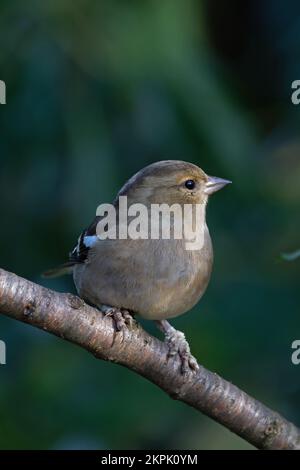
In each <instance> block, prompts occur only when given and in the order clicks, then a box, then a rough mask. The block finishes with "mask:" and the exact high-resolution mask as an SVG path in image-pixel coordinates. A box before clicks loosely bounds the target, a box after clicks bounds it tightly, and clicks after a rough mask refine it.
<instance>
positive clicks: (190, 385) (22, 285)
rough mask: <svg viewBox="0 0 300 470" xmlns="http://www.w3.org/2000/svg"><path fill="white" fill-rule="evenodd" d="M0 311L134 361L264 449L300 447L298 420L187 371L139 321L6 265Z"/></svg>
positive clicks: (115, 358) (211, 376)
mask: <svg viewBox="0 0 300 470" xmlns="http://www.w3.org/2000/svg"><path fill="white" fill-rule="evenodd" d="M0 312H1V313H2V314H4V315H6V316H9V317H11V318H14V319H16V320H19V321H22V322H24V323H29V324H30V325H33V326H35V327H37V328H40V329H43V330H45V331H47V332H48V333H52V334H54V335H56V336H59V337H60V338H63V339H65V340H67V341H71V342H72V343H75V344H78V345H79V346H81V347H82V348H84V349H86V350H88V351H90V352H91V353H92V354H93V355H94V356H96V357H97V358H99V359H104V360H106V361H111V362H116V363H118V364H121V365H123V366H125V367H128V368H129V369H131V370H133V371H135V372H137V373H138V374H140V375H142V376H143V377H145V378H147V379H148V380H150V381H151V382H153V383H154V384H156V385H157V386H158V387H160V388H161V389H162V390H164V391H165V392H166V393H168V394H169V395H170V396H171V397H172V398H174V399H177V400H181V401H183V402H185V403H186V404H188V405H190V406H192V407H194V408H195V409H197V410H199V411H201V412H202V413H204V414H206V415H207V416H210V417H211V418H213V419H214V420H215V421H217V422H218V423H220V424H223V425H224V426H225V427H227V428H228V429H230V430H231V431H232V432H234V433H236V434H237V435H239V436H241V437H242V438H244V439H245V440H246V441H248V442H249V443H251V444H253V445H254V446H255V447H257V448H259V449H300V430H299V429H298V428H297V427H296V426H294V424H292V423H290V422H289V421H287V420H286V419H285V418H283V417H282V416H280V415H279V414H278V413H276V412H274V411H272V410H271V409H269V408H267V407H266V406H264V405H263V404H262V403H260V402H259V401H257V400H255V399H254V398H252V397H250V396H249V395H247V394H246V393H245V392H243V391H241V390H240V389H239V388H237V387H236V386H235V385H233V384H231V383H229V382H227V381H226V380H224V379H222V378H221V377H219V376H218V375H217V374H215V373H212V372H210V371H208V370H206V369H205V368H204V367H202V366H200V367H199V371H198V373H197V374H194V375H190V376H188V377H184V376H182V375H181V374H180V372H179V370H180V363H179V359H178V358H176V357H175V358H172V359H169V360H167V359H166V358H167V346H166V345H165V344H164V343H163V342H161V341H159V340H158V339H156V338H154V337H152V336H150V335H149V334H148V333H146V332H145V331H144V330H143V329H142V328H141V327H140V326H139V325H138V324H136V325H135V326H134V327H132V328H131V329H127V330H126V331H125V332H124V333H123V332H122V333H121V332H116V331H115V328H114V324H113V321H112V319H111V318H110V317H105V316H104V314H103V313H101V312H100V311H99V310H97V309H95V308H93V307H91V306H89V305H87V304H85V303H84V302H83V301H82V300H81V299H80V298H78V297H76V296H74V295H71V294H62V293H58V292H54V291H51V290H49V289H46V288H44V287H42V286H39V285H37V284H34V283H32V282H30V281H27V280H25V279H23V278H21V277H19V276H16V275H15V274H12V273H9V272H7V271H4V270H3V269H0Z"/></svg>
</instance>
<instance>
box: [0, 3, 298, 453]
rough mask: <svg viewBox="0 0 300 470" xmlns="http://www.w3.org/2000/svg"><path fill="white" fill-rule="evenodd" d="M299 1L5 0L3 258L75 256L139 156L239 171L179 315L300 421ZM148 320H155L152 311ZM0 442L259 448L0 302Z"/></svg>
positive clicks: (232, 372) (239, 377)
mask: <svg viewBox="0 0 300 470" xmlns="http://www.w3.org/2000/svg"><path fill="white" fill-rule="evenodd" d="M299 13H300V5H299V2H296V0H294V1H293V0H285V1H283V0H279V1H278V2H271V1H270V0H262V1H258V0H254V1H251V2H250V1H249V0H246V1H245V2H238V1H237V0H228V1H227V2H217V1H216V0H209V1H208V0H207V1H206V2H205V1H203V2H200V1H196V0H164V1H163V2H160V1H158V0H143V1H142V0H139V1H137V0H135V1H134V0H133V1H130V2H129V1H128V0H127V1H126V0H123V1H117V0H102V1H98V2H96V1H92V0H80V1H77V2H71V1H70V0H59V1H58V0H52V1H50V0H45V1H43V2H38V1H37V0H29V1H27V2H21V0H10V1H8V0H2V2H1V5H0V43H1V48H0V79H1V80H4V81H5V82H6V86H7V104H6V105H3V106H0V133H1V138H0V165H1V166H0V194H1V198H0V214H1V221H2V225H1V232H0V265H1V267H3V268H6V269H8V270H10V271H14V272H16V273H18V274H20V275H22V276H25V277H27V278H29V279H32V280H34V281H36V282H40V283H44V284H45V285H47V286H49V287H51V288H53V289H57V290H61V291H74V288H73V285H72V281H71V279H69V278H65V279H62V280H57V281H45V280H42V279H41V278H40V272H42V271H43V270H45V269H47V268H49V267H52V266H55V265H56V264H59V263H61V262H62V261H64V260H65V258H66V255H67V253H68V252H69V251H70V249H71V248H73V245H74V243H75V241H76V239H77V236H78V234H79V233H80V231H81V230H82V228H84V227H85V226H86V225H87V224H88V223H89V222H90V221H91V219H92V218H93V216H94V213H95V209H96V207H97V205H98V204H99V203H100V202H104V201H107V202H108V201H110V200H111V199H112V198H113V197H114V195H115V193H116V191H117V190H118V188H119V187H120V185H121V184H123V183H124V181H125V180H126V179H127V178H128V177H129V176H131V175H132V174H133V173H134V172H136V171H137V170H139V169H140V168H142V167H143V166H145V165H146V164H148V163H151V162H154V161H157V160H160V159H166V158H167V159H184V160H188V161H191V162H194V163H196V164H199V165H200V166H201V167H203V168H204V169H205V171H207V172H208V173H210V174H216V175H218V176H220V177H225V178H229V179H232V180H233V182H234V184H233V185H232V186H231V187H230V188H228V189H226V190H224V192H222V193H220V194H217V195H216V196H215V197H214V198H213V200H212V201H211V203H210V205H209V208H208V223H209V226H210V230H211V234H212V237H213V241H214V247H215V267H214V272H213V277H212V281H211V284H210V287H209V289H208V292H207V294H206V295H205V297H204V298H203V300H202V301H201V302H200V304H199V305H198V306H197V307H196V308H195V309H194V310H193V312H191V313H190V314H188V315H185V316H183V317H181V318H179V319H176V320H174V322H173V324H174V325H175V326H176V327H178V328H179V329H182V330H184V331H185V332H186V335H187V337H188V339H189V340H190V343H191V346H192V350H193V352H194V354H195V355H196V356H197V357H198V358H199V359H200V361H201V362H202V363H203V364H204V365H205V366H206V367H209V368H211V369H212V370H215V371H217V372H218V373H220V374H221V375H223V376H225V377H226V378H228V379H229V380H231V381H232V382H234V383H236V384H237V385H239V386H240V387H242V388H243V389H245V390H247V391H248V392H249V393H250V394H252V395H255V396H256V397H257V398H258V399H261V400H263V401H265V402H266V404H268V405H269V406H272V407H274V408H276V409H277V410H278V411H280V412H282V413H283V414H285V416H286V417H287V418H290V419H292V420H293V421H295V422H298V424H299V422H300V412H299V409H300V406H299V405H300V395H299V389H300V379H299V377H300V376H299V370H298V369H297V367H296V366H294V365H292V363H291V360H290V355H291V343H292V341H293V340H294V339H296V338H297V337H299V335H300V330H299V301H300V299H299V259H297V260H296V261H295V262H294V263H283V262H282V263H280V262H277V261H278V257H279V256H280V253H282V252H293V251H295V250H296V249H297V248H298V246H299V228H300V220H299V200H300V184H299V180H300V159H299V153H300V139H299V112H300V111H299V109H298V108H297V107H296V106H293V105H292V104H291V101H290V94H291V90H290V86H291V82H292V81H293V80H295V79H299V78H300V61H299V52H300V51H299V49H300V27H299V18H300V15H299ZM144 325H145V327H146V328H147V329H148V330H149V331H150V332H152V333H153V334H156V332H155V329H154V327H153V326H152V325H151V323H150V322H144ZM0 338H1V339H2V340H5V341H6V343H7V355H8V357H7V365H6V366H1V368H0V403H1V407H0V422H1V430H0V448H1V449H16V448H22V449H32V448H39V449H40V448H44V449H45V448H52V449H53V448H61V449H65V448H98V449H99V448H100V449H101V448H123V449H127V448H157V449H166V448H168V449H172V448H190V449H194V448H195V449H202V448H210V449H217V448H247V447H249V446H248V445H247V444H246V443H244V442H242V441H241V440H240V439H239V438H237V437H236V436H234V435H232V434H230V433H229V432H228V431H226V430H224V429H223V428H221V427H220V426H219V425H217V424H215V423H213V422H212V421H210V420H209V419H208V418H205V417H203V416H201V415H199V414H198V413H196V412H195V411H194V410H192V409H189V408H188V407H187V406H185V405H183V404H181V403H177V402H174V401H172V400H170V399H169V398H168V397H167V396H165V395H164V393H163V392H161V391H160V390H158V389H157V388H156V387H154V386H153V385H151V384H149V383H148V382H146V381H145V380H144V379H142V378H140V377H138V376H135V375H134V374H133V373H132V372H129V371H127V370H125V369H122V368H121V367H119V366H115V365H112V364H106V363H102V362H101V361H95V360H94V358H93V357H90V356H89V355H88V354H87V353H86V352H84V351H82V350H79V349H77V348H76V347H74V346H73V345H71V344H67V343H66V342H64V341H61V340H59V339H57V338H54V337H50V336H48V335H46V334H45V333H43V332H40V331H35V330H34V329H33V328H31V327H29V326H26V325H22V324H18V323H17V322H15V321H11V320H8V319H6V318H0Z"/></svg>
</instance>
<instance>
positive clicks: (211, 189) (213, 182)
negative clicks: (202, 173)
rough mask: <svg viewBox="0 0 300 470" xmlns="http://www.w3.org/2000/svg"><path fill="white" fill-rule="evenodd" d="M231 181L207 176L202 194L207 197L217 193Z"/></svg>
mask: <svg viewBox="0 0 300 470" xmlns="http://www.w3.org/2000/svg"><path fill="white" fill-rule="evenodd" d="M230 183H231V181H229V180H224V179H223V178H218V177H217V176H208V177H207V182H206V184H205V189H204V192H205V194H207V195H208V196H210V195H211V194H213V193H215V192H216V191H219V189H222V188H224V186H226V185H227V184H230Z"/></svg>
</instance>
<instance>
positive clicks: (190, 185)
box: [184, 180, 195, 190]
mask: <svg viewBox="0 0 300 470" xmlns="http://www.w3.org/2000/svg"><path fill="white" fill-rule="evenodd" d="M184 185H185V187H186V188H187V189H189V190H192V189H194V187H195V181H194V180H186V182H185V184H184Z"/></svg>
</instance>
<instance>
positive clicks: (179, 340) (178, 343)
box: [157, 320, 199, 375]
mask: <svg viewBox="0 0 300 470" xmlns="http://www.w3.org/2000/svg"><path fill="white" fill-rule="evenodd" d="M157 323H158V326H159V328H160V329H161V330H162V331H163V333H164V334H165V342H166V343H167V344H168V347H169V352H168V357H173V356H175V355H176V354H178V355H179V357H180V360H181V373H182V374H184V375H186V374H188V373H189V372H195V371H197V370H198V369H199V366H198V363H197V360H196V359H195V358H194V356H193V355H192V354H191V350H190V346H189V343H188V342H187V340H186V339H185V336H184V333H182V331H178V330H176V329H175V328H173V326H171V325H170V323H169V322H167V321H166V320H161V321H158V322H157Z"/></svg>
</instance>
